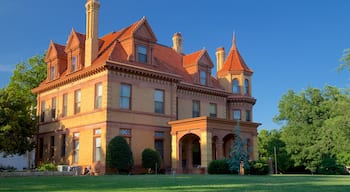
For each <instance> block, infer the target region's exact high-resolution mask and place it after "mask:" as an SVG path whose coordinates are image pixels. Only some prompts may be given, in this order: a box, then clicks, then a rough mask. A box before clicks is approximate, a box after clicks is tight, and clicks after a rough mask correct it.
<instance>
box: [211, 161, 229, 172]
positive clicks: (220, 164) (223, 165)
mask: <svg viewBox="0 0 350 192" xmlns="http://www.w3.org/2000/svg"><path fill="white" fill-rule="evenodd" d="M208 173H209V174H229V173H231V172H230V170H229V166H228V162H227V160H226V159H221V160H214V161H211V162H210V163H209V166H208Z"/></svg>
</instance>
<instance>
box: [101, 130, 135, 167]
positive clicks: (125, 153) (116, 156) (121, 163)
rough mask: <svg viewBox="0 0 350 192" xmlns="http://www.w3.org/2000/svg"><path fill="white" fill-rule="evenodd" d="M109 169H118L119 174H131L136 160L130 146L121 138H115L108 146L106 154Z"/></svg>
mask: <svg viewBox="0 0 350 192" xmlns="http://www.w3.org/2000/svg"><path fill="white" fill-rule="evenodd" d="M106 160H107V165H108V167H109V168H112V169H118V172H119V173H129V172H130V171H131V168H132V167H133V165H134V159H133V156H132V151H131V149H130V146H129V144H128V143H127V142H126V140H125V139H124V138H123V137H121V136H116V137H114V138H113V139H112V140H111V141H110V142H109V144H108V147H107V154H106Z"/></svg>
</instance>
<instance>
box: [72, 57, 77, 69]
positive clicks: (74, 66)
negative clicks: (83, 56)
mask: <svg viewBox="0 0 350 192" xmlns="http://www.w3.org/2000/svg"><path fill="white" fill-rule="evenodd" d="M76 70H77V56H73V57H72V72H74V71H76Z"/></svg>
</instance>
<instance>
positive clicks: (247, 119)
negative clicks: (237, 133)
mask: <svg viewBox="0 0 350 192" xmlns="http://www.w3.org/2000/svg"><path fill="white" fill-rule="evenodd" d="M251 115H252V114H251V110H246V111H245V120H246V121H252V116H251Z"/></svg>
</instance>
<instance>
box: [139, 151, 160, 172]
mask: <svg viewBox="0 0 350 192" xmlns="http://www.w3.org/2000/svg"><path fill="white" fill-rule="evenodd" d="M161 163H162V160H161V158H160V155H159V153H158V151H156V150H153V149H150V148H147V149H144V150H143V151H142V166H143V167H144V168H145V169H150V170H152V171H155V167H156V165H157V170H158V169H159V168H160V166H161Z"/></svg>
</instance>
